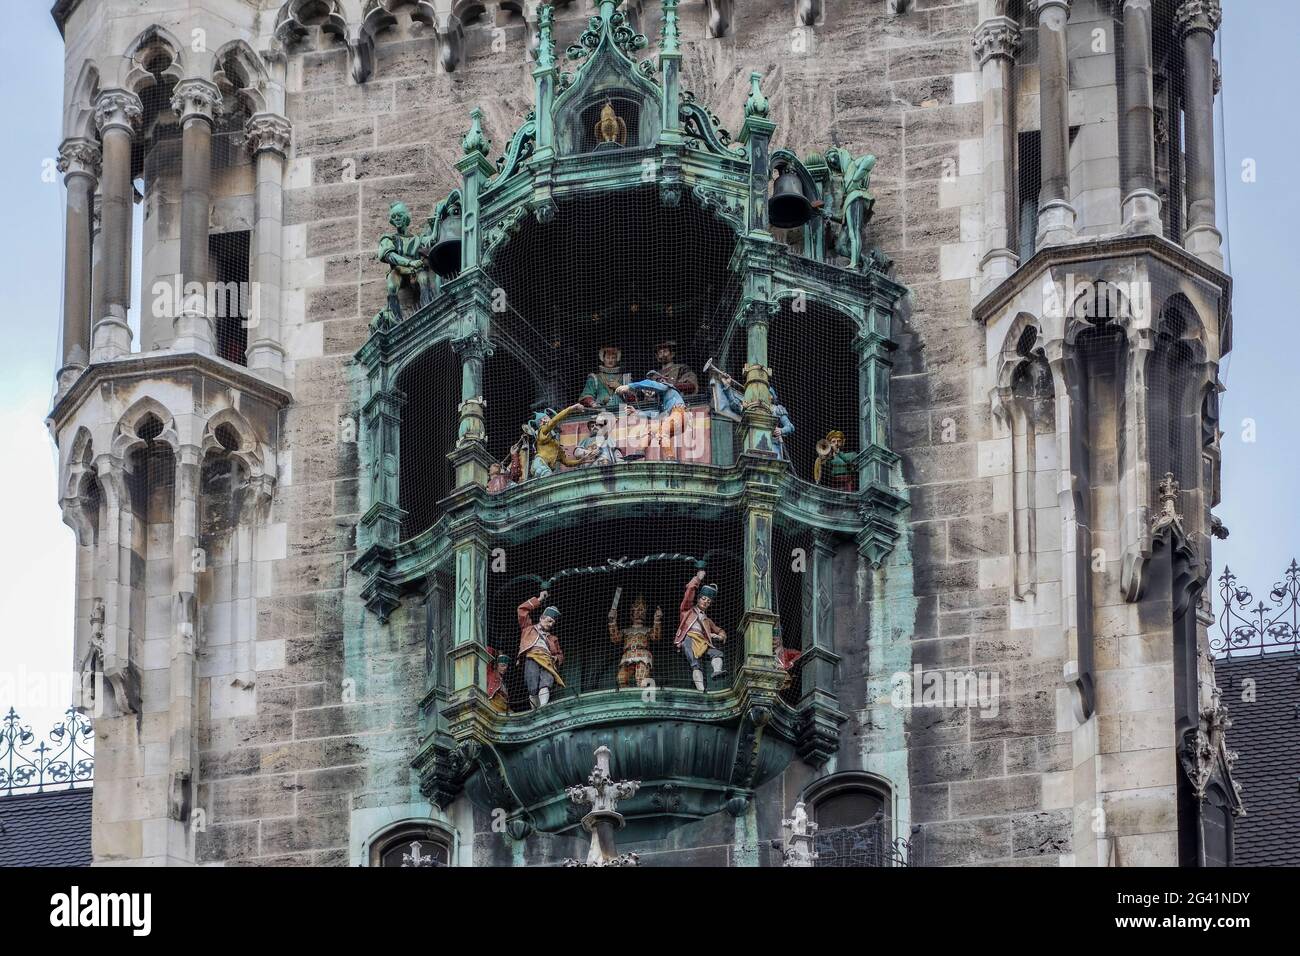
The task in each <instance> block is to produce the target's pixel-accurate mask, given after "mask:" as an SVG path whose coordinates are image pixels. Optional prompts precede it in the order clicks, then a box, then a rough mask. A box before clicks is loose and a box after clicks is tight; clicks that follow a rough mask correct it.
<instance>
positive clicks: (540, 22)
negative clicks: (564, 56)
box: [537, 3, 555, 70]
mask: <svg viewBox="0 0 1300 956" xmlns="http://www.w3.org/2000/svg"><path fill="white" fill-rule="evenodd" d="M554 28H555V7H553V6H551V4H549V3H544V4H542V5H541V6H540V7H538V9H537V66H538V67H539V68H540V69H543V70H549V69H551V68H552V67H554V66H555V35H554V32H553V31H554Z"/></svg>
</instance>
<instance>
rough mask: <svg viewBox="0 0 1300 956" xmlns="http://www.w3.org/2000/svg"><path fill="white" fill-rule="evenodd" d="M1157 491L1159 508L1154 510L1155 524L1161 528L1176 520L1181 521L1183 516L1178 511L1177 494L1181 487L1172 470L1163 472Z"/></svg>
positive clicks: (1179, 492) (1180, 491)
mask: <svg viewBox="0 0 1300 956" xmlns="http://www.w3.org/2000/svg"><path fill="white" fill-rule="evenodd" d="M1159 492H1160V508H1159V510H1158V511H1157V512H1156V516H1155V521H1154V524H1155V526H1156V527H1157V528H1162V527H1164V526H1165V525H1167V524H1173V523H1174V522H1176V521H1177V522H1181V521H1182V520H1183V516H1182V515H1181V514H1179V513H1178V496H1179V495H1180V494H1182V489H1180V488H1179V487H1178V479H1176V478H1175V477H1174V474H1173V472H1171V471H1167V472H1165V476H1164V477H1163V478H1161V479H1160V485H1159Z"/></svg>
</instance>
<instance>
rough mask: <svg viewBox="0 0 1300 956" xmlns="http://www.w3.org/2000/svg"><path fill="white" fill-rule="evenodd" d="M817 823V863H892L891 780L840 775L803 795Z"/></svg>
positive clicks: (885, 864) (858, 774) (815, 840)
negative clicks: (888, 782) (886, 781)
mask: <svg viewBox="0 0 1300 956" xmlns="http://www.w3.org/2000/svg"><path fill="white" fill-rule="evenodd" d="M804 802H805V803H807V804H808V809H809V814H810V816H811V817H812V819H813V822H814V823H816V824H817V833H816V836H815V837H814V839H813V847H814V850H815V852H816V853H817V866H893V865H895V863H897V862H898V861H897V860H896V859H895V855H894V840H893V811H892V806H893V799H892V796H891V793H890V788H889V785H888V784H887V783H885V782H884V781H883V780H881V779H880V778H878V777H875V776H873V775H871V774H868V773H853V772H848V773H837V774H832V775H831V776H829V777H824V778H822V779H821V780H819V781H817V782H816V783H814V784H813V785H812V786H811V787H809V788H808V791H807V793H806V795H805V797H804Z"/></svg>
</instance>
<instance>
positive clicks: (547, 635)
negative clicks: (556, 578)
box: [515, 591, 564, 710]
mask: <svg viewBox="0 0 1300 956" xmlns="http://www.w3.org/2000/svg"><path fill="white" fill-rule="evenodd" d="M546 594H547V592H546V591H542V592H541V593H540V594H538V595H537V597H531V598H529V599H528V600H527V601H525V602H524V603H523V604H521V605H519V609H518V614H519V653H518V654H516V655H515V659H516V660H522V661H523V662H524V685H525V686H526V687H527V688H528V703H529V704H530V705H531V707H532V709H533V710H537V709H538V708H540V707H545V706H546V705H547V704H548V703H549V702H550V700H551V688H552V687H563V686H564V679H563V678H562V677H560V668H561V667H562V666H563V665H564V651H563V650H561V649H560V642H559V640H558V639H556V637H555V623H556V621H558V620H559V619H560V611H559V609H558V608H556V607H548V608H547V609H546V610H544V611H543V612H542V614H541V616H540V617H539V618H538V619H537V623H536V624H534V623H533V612H534V611H536V610H537V609H538V608H539V607H541V606H542V602H543V601H545V600H546Z"/></svg>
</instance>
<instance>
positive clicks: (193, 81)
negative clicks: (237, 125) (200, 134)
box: [172, 77, 221, 126]
mask: <svg viewBox="0 0 1300 956" xmlns="http://www.w3.org/2000/svg"><path fill="white" fill-rule="evenodd" d="M220 109H221V90H219V89H217V85H216V84H215V83H212V82H210V81H209V80H203V79H200V78H198V77H190V78H189V79H185V80H181V81H180V82H179V83H177V84H176V89H175V91H174V92H173V93H172V111H173V112H174V113H175V114H176V116H177V117H178V118H179V119H180V121H181V125H182V126H183V125H185V123H186V121H188V120H191V119H201V120H206V121H207V122H209V123H211V122H212V118H213V117H214V116H216V114H217V113H218V112H219V111H220Z"/></svg>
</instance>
